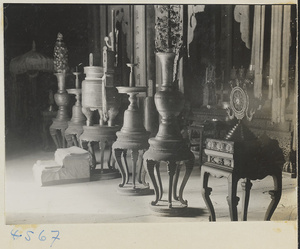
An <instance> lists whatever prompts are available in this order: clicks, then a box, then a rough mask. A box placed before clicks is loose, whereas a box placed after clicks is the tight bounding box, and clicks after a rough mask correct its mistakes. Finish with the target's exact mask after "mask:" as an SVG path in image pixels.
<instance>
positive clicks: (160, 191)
mask: <svg viewBox="0 0 300 249" xmlns="http://www.w3.org/2000/svg"><path fill="white" fill-rule="evenodd" d="M159 166H160V163H159V162H157V164H156V165H155V169H156V176H157V180H158V186H159V200H161V198H162V196H163V185H162V180H161V176H160V170H159Z"/></svg>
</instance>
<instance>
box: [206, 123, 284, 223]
mask: <svg viewBox="0 0 300 249" xmlns="http://www.w3.org/2000/svg"><path fill="white" fill-rule="evenodd" d="M244 129H245V127H244ZM206 141H207V143H206V149H205V153H206V154H207V156H208V161H207V162H205V163H204V164H203V165H202V167H201V187H202V196H203V199H204V201H205V203H206V206H207V208H208V210H209V213H210V217H209V220H210V221H216V215H215V211H214V208H213V204H212V201H211V199H210V197H209V195H210V193H211V191H212V188H210V187H208V180H209V175H211V176H215V177H226V178H227V179H228V196H227V202H228V205H229V212H230V218H231V220H232V221H237V220H238V213H237V205H238V202H239V197H237V195H236V194H237V183H238V181H239V180H240V179H244V180H243V182H242V189H243V200H242V205H243V206H242V220H243V221H246V220H247V211H248V204H249V197H250V190H251V186H252V183H251V180H257V179H264V178H265V177H266V176H268V175H270V176H272V177H273V180H274V190H271V191H269V194H270V195H271V198H272V201H271V203H270V205H269V207H268V209H267V211H266V214H265V217H264V219H265V220H270V219H271V217H272V215H273V213H274V211H275V209H276V207H277V205H278V203H279V201H280V198H281V191H282V166H283V164H284V156H283V153H282V150H281V149H280V147H279V145H278V142H277V141H276V140H272V139H269V138H268V137H267V136H266V135H264V136H262V137H260V138H258V139H252V140H248V141H229V140H217V139H207V140H206Z"/></svg>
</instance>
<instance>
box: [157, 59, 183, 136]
mask: <svg viewBox="0 0 300 249" xmlns="http://www.w3.org/2000/svg"><path fill="white" fill-rule="evenodd" d="M157 56H158V58H159V60H160V63H161V69H162V86H161V91H159V92H157V93H156V94H155V96H154V101H155V105H156V108H157V111H158V112H159V114H160V116H161V123H160V125H159V130H158V133H157V135H156V139H157V140H181V139H182V137H181V133H180V129H179V126H178V122H177V120H176V117H177V116H178V115H179V114H180V112H181V111H182V109H183V107H184V96H183V94H182V93H181V92H180V91H178V90H177V89H175V87H174V86H173V72H174V70H173V66H174V59H175V54H174V53H157Z"/></svg>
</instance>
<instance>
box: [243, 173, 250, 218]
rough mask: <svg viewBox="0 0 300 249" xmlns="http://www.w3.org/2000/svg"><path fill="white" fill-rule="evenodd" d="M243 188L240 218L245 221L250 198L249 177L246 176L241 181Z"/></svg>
mask: <svg viewBox="0 0 300 249" xmlns="http://www.w3.org/2000/svg"><path fill="white" fill-rule="evenodd" d="M241 185H242V189H243V200H242V220H243V221H247V213H248V205H249V199H250V190H251V187H252V183H251V181H250V179H248V178H246V179H244V180H243V181H242V183H241Z"/></svg>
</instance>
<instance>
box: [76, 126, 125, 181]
mask: <svg viewBox="0 0 300 249" xmlns="http://www.w3.org/2000/svg"><path fill="white" fill-rule="evenodd" d="M119 129H120V127H119V126H106V125H103V126H100V125H93V126H83V130H84V131H83V133H82V134H81V136H80V143H81V147H84V145H83V143H84V142H87V147H88V151H89V152H90V154H91V155H92V167H91V180H100V179H113V178H118V177H120V173H119V171H118V170H117V169H116V168H115V162H114V158H112V144H113V142H114V141H116V132H117V131H118V130H119ZM96 143H99V148H100V164H101V168H100V169H96V164H97V162H96V156H95V150H94V146H95V144H96ZM106 144H107V145H108V147H109V151H110V154H109V158H108V160H107V168H106V169H105V168H104V152H105V147H106Z"/></svg>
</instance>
